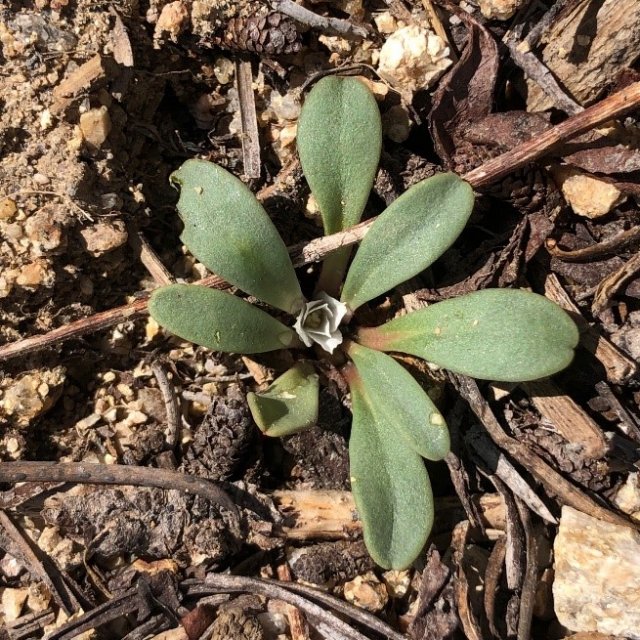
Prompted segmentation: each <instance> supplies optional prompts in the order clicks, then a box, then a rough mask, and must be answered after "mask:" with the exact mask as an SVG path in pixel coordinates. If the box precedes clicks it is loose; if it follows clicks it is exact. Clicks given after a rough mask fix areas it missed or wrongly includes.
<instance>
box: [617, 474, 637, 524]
mask: <svg viewBox="0 0 640 640" xmlns="http://www.w3.org/2000/svg"><path fill="white" fill-rule="evenodd" d="M611 501H612V502H613V504H614V505H615V506H616V507H618V509H620V511H623V512H624V513H627V514H629V515H630V516H631V517H632V518H633V519H634V520H638V521H640V474H638V473H630V474H629V475H628V477H627V481H626V482H625V483H624V484H623V485H622V486H621V487H620V488H619V489H618V490H617V491H616V493H615V494H614V496H613V497H612V499H611Z"/></svg>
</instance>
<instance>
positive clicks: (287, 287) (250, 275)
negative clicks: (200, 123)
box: [171, 160, 304, 313]
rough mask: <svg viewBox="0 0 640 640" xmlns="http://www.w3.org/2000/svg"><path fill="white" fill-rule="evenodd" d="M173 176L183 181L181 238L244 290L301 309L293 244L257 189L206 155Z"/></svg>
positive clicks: (287, 307) (202, 259) (293, 310)
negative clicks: (286, 240)
mask: <svg viewBox="0 0 640 640" xmlns="http://www.w3.org/2000/svg"><path fill="white" fill-rule="evenodd" d="M171 182H172V183H174V184H177V185H179V186H180V199H179V200H178V211H179V213H180V217H181V218H182V220H183V222H184V231H183V232H182V235H181V236H180V238H181V240H182V242H184V244H185V245H186V246H187V247H188V249H189V251H191V253H193V255H194V256H195V257H196V258H197V259H198V260H200V262H202V263H203V264H204V265H205V266H206V267H207V268H208V269H210V270H211V271H214V272H215V273H217V274H218V275H219V276H221V277H223V278H224V279H225V280H226V281H227V282H229V283H231V284H233V285H235V286H237V287H239V288H240V289H242V290H243V291H244V292H246V293H249V294H251V295H253V296H255V297H256V298H259V299H260V300H262V301H264V302H267V303H269V304H270V305H273V306H274V307H277V308H278V309H282V310H283V311H286V312H288V313H297V312H298V311H299V310H300V308H301V307H302V303H303V301H304V298H303V296H302V292H301V291H300V285H299V284H298V280H297V278H296V274H295V271H294V269H293V265H292V264H291V259H290V258H289V254H288V253H287V248H286V246H285V244H284V242H283V241H282V238H281V237H280V236H279V234H278V232H277V231H276V228H275V227H274V226H273V223H272V222H271V220H270V218H269V216H268V215H267V212H266V211H265V210H264V208H263V207H262V205H261V204H260V203H259V202H258V201H257V200H256V197H255V196H254V195H253V194H252V193H251V191H249V189H247V187H246V186H245V185H244V184H243V183H242V182H241V181H240V180H238V178H236V177H235V176H233V175H231V174H230V173H229V172H228V171H225V169H223V168H222V167H219V166H218V165H216V164H213V163H212V162H207V161H206V160H187V161H186V162H185V163H184V164H183V165H182V166H181V167H180V168H179V169H178V170H177V171H175V172H174V173H172V174H171Z"/></svg>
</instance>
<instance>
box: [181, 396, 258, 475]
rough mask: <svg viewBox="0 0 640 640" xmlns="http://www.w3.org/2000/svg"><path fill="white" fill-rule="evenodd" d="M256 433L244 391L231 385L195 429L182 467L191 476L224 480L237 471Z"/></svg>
mask: <svg viewBox="0 0 640 640" xmlns="http://www.w3.org/2000/svg"><path fill="white" fill-rule="evenodd" d="M255 433H256V427H255V425H254V423H253V420H252V419H251V415H250V414H249V407H248V405H247V401H246V397H245V394H244V391H243V390H242V389H241V388H240V386H238V385H235V384H233V385H230V386H229V387H228V388H227V390H226V394H224V395H222V394H221V395H220V396H218V397H216V398H215V399H214V401H213V403H212V404H211V407H210V408H209V411H208V412H207V415H206V416H205V417H204V419H203V420H202V422H201V423H200V425H199V426H198V427H197V428H196V429H195V432H194V435H193V441H192V442H191V443H190V445H189V448H188V449H187V451H186V452H185V454H184V462H183V465H184V466H185V467H186V468H187V469H188V470H189V472H190V473H192V474H195V475H205V476H206V477H208V478H209V479H212V480H225V479H227V478H229V477H231V476H232V475H233V474H234V473H235V472H236V471H237V470H238V468H239V466H240V462H241V461H243V460H244V455H243V454H244V453H245V451H246V450H247V448H248V447H249V445H250V444H251V441H252V440H253V437H254V435H255Z"/></svg>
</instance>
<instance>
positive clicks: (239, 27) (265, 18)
mask: <svg viewBox="0 0 640 640" xmlns="http://www.w3.org/2000/svg"><path fill="white" fill-rule="evenodd" d="M214 42H215V43H216V44H218V46H220V47H224V48H226V49H232V50H238V51H251V52H253V53H266V54H268V55H278V54H281V53H295V52H296V51H299V50H300V46H301V45H300V40H299V37H298V30H297V29H296V26H295V24H294V23H293V22H292V21H291V20H290V19H289V18H287V17H286V16H285V15H284V14H282V13H279V12H278V11H271V12H269V13H265V12H264V10H263V11H262V12H261V13H260V14H258V15H252V16H248V17H246V18H245V17H239V18H234V19H232V20H230V21H229V23H228V24H227V25H226V29H225V30H224V31H223V33H222V35H221V36H219V37H218V38H217V39H215V38H214Z"/></svg>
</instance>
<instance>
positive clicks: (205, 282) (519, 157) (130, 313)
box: [0, 82, 640, 360]
mask: <svg viewBox="0 0 640 640" xmlns="http://www.w3.org/2000/svg"><path fill="white" fill-rule="evenodd" d="M639 105H640V82H636V83H634V84H631V85H629V86H628V87H626V88H625V89H622V90H621V91H619V92H618V93H615V94H613V95H612V96H610V97H608V98H606V99H605V100H602V101H601V102H599V103H598V104H595V105H593V106H592V107H589V108H588V109H585V110H584V111H583V112H581V113H579V114H577V115H575V116H572V117H570V118H568V119H567V120H565V121H564V122H562V123H560V124H558V125H556V126H555V127H552V128H551V129H548V130H547V131H545V132H544V133H542V134H541V135H539V136H537V137H536V138H535V139H532V140H529V141H527V142H525V143H523V144H521V145H519V146H518V147H516V148H514V149H511V150H510V151H507V152H506V153H503V154H502V155H500V156H497V157H496V158H493V159H492V160H489V161H488V162H486V163H484V164H483V165H481V166H480V167H478V168H476V169H474V170H473V171H471V172H470V173H467V174H465V175H464V176H462V177H463V178H464V179H465V180H466V181H467V182H469V184H471V185H472V186H473V187H474V188H475V189H481V188H482V187H486V186H488V185H490V184H491V183H493V182H496V181H498V180H500V179H501V178H503V177H504V176H506V175H508V174H509V173H512V172H514V171H517V170H518V169H521V168H522V167H524V166H526V165H527V164H529V163H531V162H533V161H534V160H538V159H539V158H542V157H543V156H545V155H547V154H548V153H549V152H550V151H552V150H553V147H554V146H556V145H557V144H558V143H560V142H565V141H567V140H570V139H571V138H574V137H576V136H578V135H580V134H581V133H585V132H586V131H589V130H590V129H593V128H594V127H597V126H599V125H601V124H602V123H604V122H607V121H608V120H611V119H612V118H617V117H619V116H622V115H624V114H625V113H628V112H629V111H632V110H633V109H635V108H637V107H638V106H639ZM376 219H377V218H371V219H370V220H367V221H366V222H362V223H360V224H359V225H356V226H354V227H351V228H350V229H347V230H345V231H341V232H340V233H335V234H333V235H330V236H325V237H322V238H317V239H316V240H312V241H311V242H309V243H306V244H301V245H295V246H293V247H291V248H290V253H291V255H292V258H293V263H294V266H296V267H300V266H303V265H306V264H310V263H311V262H318V261H320V260H322V259H323V258H324V257H325V256H326V255H327V254H329V253H331V252H332V251H335V250H336V249H338V248H340V247H346V246H349V245H353V244H355V243H356V242H359V241H360V240H362V238H363V237H364V236H365V234H366V233H367V231H368V230H369V228H370V227H371V225H372V224H373V223H374V222H375V220H376ZM195 284H199V285H202V286H207V287H214V288H218V289H223V288H226V287H228V286H229V285H228V284H227V283H226V282H225V281H224V280H223V279H222V278H220V277H219V276H215V275H213V276H209V277H207V278H204V279H202V280H199V281H198V282H196V283H195ZM147 306H148V294H147V295H145V296H144V297H142V298H140V299H139V300H136V301H135V302H132V303H130V304H127V305H123V306H121V307H117V308H115V309H110V310H109V311H103V312H101V313H97V314H94V315H92V316H89V317H88V318H83V319H82V320H77V321H76V322H71V323H69V324H68V325H66V326H64V327H59V328H57V329H54V330H53V331H50V332H49V333H46V334H44V335H39V336H32V337H30V338H25V339H24V340H18V341H16V342H12V343H10V344H7V345H4V346H3V347H0V360H8V359H9V358H14V357H16V356H24V355H27V354H29V353H34V352H36V351H40V350H41V349H44V348H45V347H48V346H51V345H53V344H56V343H58V342H62V341H64V340H68V339H70V338H77V337H80V336H82V335H86V334H89V333H93V332H94V331H99V330H101V329H107V328H108V327H111V326H113V325H116V324H119V323H120V322H126V321H129V320H134V319H135V318H139V317H141V316H143V315H145V314H146V313H148V311H147Z"/></svg>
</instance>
